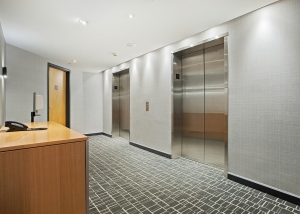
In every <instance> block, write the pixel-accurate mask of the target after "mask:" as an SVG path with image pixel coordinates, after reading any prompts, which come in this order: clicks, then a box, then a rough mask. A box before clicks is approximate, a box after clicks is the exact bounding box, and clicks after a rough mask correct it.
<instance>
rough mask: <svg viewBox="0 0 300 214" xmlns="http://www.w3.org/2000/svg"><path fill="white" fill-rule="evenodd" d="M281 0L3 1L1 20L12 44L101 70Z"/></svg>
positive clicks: (7, 37)
mask: <svg viewBox="0 0 300 214" xmlns="http://www.w3.org/2000/svg"><path fill="white" fill-rule="evenodd" d="M276 1H277V0H0V22H1V23H2V28H3V32H4V37H5V39H6V42H7V43H8V44H11V45H14V46H16V47H19V48H22V49H24V50H27V51H30V52H32V53H35V54H38V55H41V56H43V57H45V58H48V59H51V60H55V61H58V62H62V63H70V62H71V63H72V67H74V66H75V67H77V68H79V69H81V70H82V71H87V72H99V71H102V70H105V69H107V68H110V67H112V66H114V65H117V64H120V63H122V62H125V61H127V60H129V59H132V58H135V57H137V56H140V55H142V54H145V53H147V52H150V51H152V50H155V49H158V48H160V47H163V46H166V45H168V44H171V43H173V42H175V41H179V40H181V39H184V38H186V37H189V36H191V35H193V34H196V33H198V32H201V31H203V30H206V29H209V28H211V27H214V26H216V25H219V24H221V23H224V22H226V21H229V20H231V19H234V18H236V17H239V16H241V15H243V14H246V13H249V12H251V11H253V10H256V9H258V8H261V7H263V6H265V5H268V4H271V3H273V2H276ZM129 14H134V15H135V17H134V18H133V19H130V18H128V15H129ZM79 19H83V20H86V21H88V22H89V24H88V25H87V26H83V25H82V24H80V23H79ZM127 43H135V44H136V45H137V46H136V47H134V48H129V47H127V46H126V44H127ZM112 52H116V53H118V56H116V57H114V56H112V54H111V53H112ZM73 59H76V60H77V62H76V63H73V62H72V61H73Z"/></svg>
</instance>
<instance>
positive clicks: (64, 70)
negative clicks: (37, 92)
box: [47, 62, 71, 128]
mask: <svg viewBox="0 0 300 214" xmlns="http://www.w3.org/2000/svg"><path fill="white" fill-rule="evenodd" d="M50 68H56V69H58V70H61V71H63V72H66V126H67V127H68V128H70V122H71V121H70V114H71V112H70V73H71V70H70V69H67V68H63V67H60V66H58V65H54V64H52V63H50V62H48V65H47V121H49V106H50V105H49V69H50Z"/></svg>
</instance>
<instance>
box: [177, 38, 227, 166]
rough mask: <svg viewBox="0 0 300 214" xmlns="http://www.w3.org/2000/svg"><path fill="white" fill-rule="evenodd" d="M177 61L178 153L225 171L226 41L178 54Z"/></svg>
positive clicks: (211, 43)
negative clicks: (179, 149) (179, 144)
mask: <svg viewBox="0 0 300 214" xmlns="http://www.w3.org/2000/svg"><path fill="white" fill-rule="evenodd" d="M174 60H175V61H174V66H173V68H174V71H173V72H174V73H176V75H175V76H174V77H173V78H174V79H173V85H174V92H173V94H174V97H173V98H174V130H173V132H174V135H173V136H174V142H173V143H174V144H176V145H175V147H174V148H176V150H178V148H179V147H178V146H177V145H178V142H181V152H178V151H175V152H176V153H177V154H181V156H183V157H187V158H190V159H193V160H197V161H199V162H202V163H206V164H209V165H212V166H215V167H218V168H222V169H223V168H224V165H225V146H226V145H225V144H226V143H227V120H228V119H227V106H226V105H227V85H226V76H225V64H224V39H223V38H221V39H218V40H214V41H212V42H208V43H205V44H201V45H199V46H195V47H192V48H189V49H186V50H183V51H181V52H178V53H175V54H174ZM178 76H181V80H179V79H178V78H177V77H178Z"/></svg>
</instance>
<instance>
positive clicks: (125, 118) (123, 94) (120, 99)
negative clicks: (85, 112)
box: [112, 69, 130, 140]
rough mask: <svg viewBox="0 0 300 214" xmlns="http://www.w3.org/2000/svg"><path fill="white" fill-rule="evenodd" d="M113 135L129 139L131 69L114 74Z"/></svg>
mask: <svg viewBox="0 0 300 214" xmlns="http://www.w3.org/2000/svg"><path fill="white" fill-rule="evenodd" d="M112 98H113V103H112V104H113V118H112V119H113V121H112V137H122V138H124V139H126V140H129V136H130V80H129V70H128V69H127V70H124V71H121V72H118V73H114V74H113V93H112Z"/></svg>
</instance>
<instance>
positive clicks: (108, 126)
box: [103, 70, 112, 135]
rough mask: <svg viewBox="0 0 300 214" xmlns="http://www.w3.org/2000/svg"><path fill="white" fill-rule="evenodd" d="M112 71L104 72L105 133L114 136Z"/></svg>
mask: <svg viewBox="0 0 300 214" xmlns="http://www.w3.org/2000/svg"><path fill="white" fill-rule="evenodd" d="M111 72H112V71H111V70H107V71H105V72H103V132H105V133H106V134H110V135H111V134H112V85H111V84H112V73H111Z"/></svg>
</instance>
